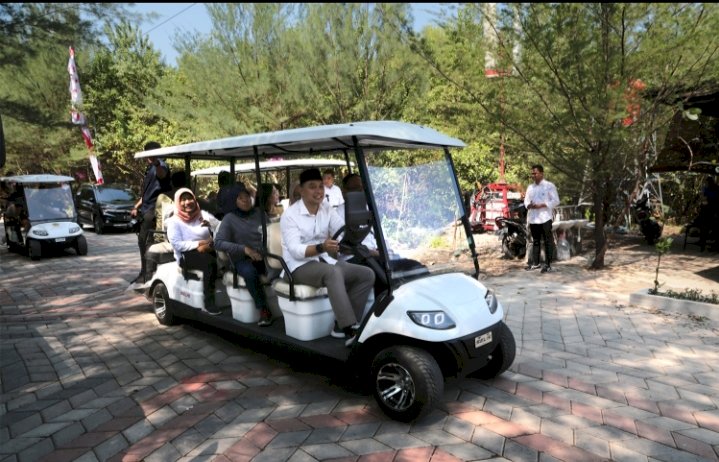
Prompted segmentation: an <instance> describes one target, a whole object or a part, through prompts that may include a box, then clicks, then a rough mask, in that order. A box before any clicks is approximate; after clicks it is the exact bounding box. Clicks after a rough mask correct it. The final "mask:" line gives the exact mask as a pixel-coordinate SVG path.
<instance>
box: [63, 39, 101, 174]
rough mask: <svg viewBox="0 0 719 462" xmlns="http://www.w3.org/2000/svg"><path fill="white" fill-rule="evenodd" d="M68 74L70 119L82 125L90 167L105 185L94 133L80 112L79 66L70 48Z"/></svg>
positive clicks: (73, 51)
mask: <svg viewBox="0 0 719 462" xmlns="http://www.w3.org/2000/svg"><path fill="white" fill-rule="evenodd" d="M67 72H68V73H70V102H71V103H72V110H71V111H70V119H71V120H72V123H73V124H75V125H80V129H81V132H82V139H83V140H84V141H85V146H87V149H89V150H90V153H89V157H90V165H92V171H93V172H94V173H95V179H96V180H97V184H103V182H104V180H103V179H102V171H101V170H100V163H99V161H98V160H97V157H96V156H95V153H94V152H93V149H94V145H93V143H92V133H90V129H89V128H88V127H87V119H85V114H83V113H82V112H80V108H81V106H82V91H81V90H80V78H79V77H78V74H77V66H76V65H75V50H74V49H73V48H72V47H70V60H69V61H68V63H67Z"/></svg>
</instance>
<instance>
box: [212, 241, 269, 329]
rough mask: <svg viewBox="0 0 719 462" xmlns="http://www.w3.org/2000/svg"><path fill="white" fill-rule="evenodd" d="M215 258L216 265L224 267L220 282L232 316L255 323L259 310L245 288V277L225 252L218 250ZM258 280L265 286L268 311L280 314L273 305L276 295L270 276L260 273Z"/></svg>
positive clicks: (258, 316) (258, 318) (241, 320)
mask: <svg viewBox="0 0 719 462" xmlns="http://www.w3.org/2000/svg"><path fill="white" fill-rule="evenodd" d="M217 260H218V266H220V268H224V269H222V270H221V273H220V274H222V283H223V284H224V285H225V288H226V290H227V296H228V297H229V298H230V304H231V305H232V317H233V318H234V319H236V320H238V321H240V322H245V323H255V322H257V321H259V320H260V310H258V309H257V306H256V305H255V301H254V300H253V299H252V296H251V295H250V291H249V290H248V289H247V283H246V282H245V279H244V278H243V277H242V276H240V275H239V274H237V271H235V268H234V265H233V264H232V261H231V260H230V257H229V256H228V255H227V254H226V253H225V252H223V251H221V250H218V251H217ZM222 262H224V263H222ZM260 282H261V283H262V285H263V286H264V288H265V295H266V297H267V304H268V305H269V308H270V311H272V314H273V316H280V315H281V314H282V313H281V311H280V310H279V308H276V307H275V306H276V305H277V302H276V298H277V297H276V296H275V295H274V291H273V290H272V287H271V283H272V280H271V278H270V277H269V276H267V275H264V274H261V275H260Z"/></svg>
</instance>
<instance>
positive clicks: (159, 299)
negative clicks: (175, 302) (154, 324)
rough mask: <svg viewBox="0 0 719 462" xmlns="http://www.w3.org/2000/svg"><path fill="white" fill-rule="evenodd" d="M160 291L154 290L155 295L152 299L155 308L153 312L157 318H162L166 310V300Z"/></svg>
mask: <svg viewBox="0 0 719 462" xmlns="http://www.w3.org/2000/svg"><path fill="white" fill-rule="evenodd" d="M161 292H162V291H160V290H157V291H155V295H154V297H153V300H152V305H153V307H154V308H155V314H156V315H157V317H158V318H163V317H164V316H165V313H166V312H167V302H166V301H165V297H163V296H162V293H161Z"/></svg>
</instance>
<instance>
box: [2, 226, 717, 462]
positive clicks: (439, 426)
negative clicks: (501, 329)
mask: <svg viewBox="0 0 719 462" xmlns="http://www.w3.org/2000/svg"><path fill="white" fill-rule="evenodd" d="M86 235H87V238H88V242H89V249H90V250H89V254H88V255H87V256H85V257H78V256H75V255H71V251H68V253H67V254H66V255H60V256H54V257H51V258H43V259H41V260H39V261H36V262H33V261H30V260H29V259H28V258H27V257H23V256H19V255H16V254H10V253H8V251H7V249H6V248H4V247H3V248H2V249H0V306H1V308H0V320H1V324H0V347H1V350H0V363H1V369H0V380H1V383H0V386H1V392H2V395H0V461H22V462H26V461H27V462H29V461H40V460H41V461H73V460H77V461H88V462H90V461H105V460H107V461H141V460H142V461H163V462H164V461H218V462H224V461H250V460H253V461H273V462H274V461H284V460H287V461H293V462H301V461H328V460H331V461H363V462H365V461H366V462H369V461H395V462H399V461H412V462H414V461H433V462H439V461H473V460H483V461H505V460H512V461H542V462H545V461H555V460H562V461H609V460H615V461H647V462H648V461H700V460H704V461H706V460H708V461H718V460H719V337H718V336H717V333H718V332H719V326H718V325H717V324H716V323H714V322H712V321H710V320H706V319H696V318H690V317H687V316H680V315H667V314H664V313H661V312H659V311H657V310H652V309H646V308H642V307H636V306H630V305H628V300H629V294H630V293H631V292H633V291H636V290H639V289H641V288H644V287H647V286H650V285H651V283H652V281H653V269H654V266H653V262H654V260H652V259H651V258H649V259H646V258H645V259H644V260H641V259H634V260H633V263H627V264H626V265H615V266H614V267H613V268H612V269H611V270H608V271H603V272H592V271H589V270H587V269H585V268H584V267H585V266H586V264H583V263H582V260H581V257H577V258H573V259H572V260H570V261H569V262H560V263H558V264H556V270H557V271H556V272H554V273H549V274H540V273H538V272H529V273H525V272H524V271H519V270H517V271H513V272H508V273H505V274H502V275H501V276H493V275H484V277H483V282H485V283H486V284H488V285H489V286H491V287H493V288H494V289H495V290H496V292H497V294H498V296H499V297H500V300H501V301H502V303H503V305H504V309H505V312H506V322H507V324H508V325H509V327H510V328H511V330H512V331H513V333H514V335H515V337H516V341H517V358H516V361H515V363H514V365H513V366H512V368H511V369H510V370H509V371H508V372H507V373H505V374H504V375H502V376H501V377H500V378H498V379H495V380H491V381H480V380H476V379H463V380H450V381H448V383H447V384H446V387H445V395H444V397H443V400H442V402H441V404H440V406H439V407H438V408H437V409H435V410H434V411H433V412H432V413H430V414H429V415H428V416H426V417H424V418H423V419H421V420H420V421H417V422H414V423H412V424H405V423H400V422H395V421H392V420H389V419H388V418H386V417H385V416H384V415H383V414H382V412H381V411H380V410H379V408H378V407H377V405H376V403H375V401H374V399H373V398H372V397H371V396H370V395H369V394H367V393H366V392H364V391H362V390H356V389H355V388H354V387H352V386H351V384H348V383H346V381H343V377H338V373H337V372H334V371H333V370H332V369H331V368H324V369H322V368H321V367H320V368H319V369H318V368H317V367H314V366H307V364H306V363H307V362H306V361H302V360H299V359H296V358H292V357H288V356H286V355H284V354H282V353H281V351H280V352H277V351H264V350H263V349H262V348H258V347H257V345H252V344H248V343H247V342H246V341H244V339H242V338H238V337H233V336H229V335H222V334H220V333H218V332H216V331H213V330H208V329H203V328H202V327H201V326H197V325H189V324H182V325H178V326H173V327H164V326H161V325H159V324H158V323H157V322H156V320H155V318H154V315H153V314H152V313H151V309H150V305H149V303H148V302H147V301H146V300H145V299H144V298H142V297H140V296H137V295H135V294H133V293H129V292H125V291H124V289H125V288H126V287H127V285H128V281H130V280H131V279H132V278H133V277H134V276H135V275H136V273H137V271H138V269H139V263H138V261H137V260H138V258H139V254H138V251H137V246H136V237H135V235H134V234H105V235H101V236H97V235H95V234H94V233H92V232H89V231H88V232H86ZM482 245H486V246H496V245H497V244H496V242H495V241H494V240H485V241H483V243H480V246H482ZM715 257H716V254H714V259H713V260H712V257H711V256H709V255H702V254H698V253H695V254H693V256H690V258H689V257H687V259H685V260H683V261H682V262H681V265H680V267H675V268H673V269H672V278H671V280H672V282H673V283H675V284H684V285H685V287H686V285H689V287H701V288H704V289H712V288H714V289H716V291H719V287H717V283H716V282H714V281H711V280H708V279H705V278H701V277H700V276H697V275H696V273H697V272H698V271H700V270H702V269H706V268H710V267H712V266H716V264H717V262H716V258H715ZM667 258H668V259H669V258H670V257H667ZM669 261H670V262H671V260H669ZM585 263H586V262H585Z"/></svg>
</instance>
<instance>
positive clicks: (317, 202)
mask: <svg viewBox="0 0 719 462" xmlns="http://www.w3.org/2000/svg"><path fill="white" fill-rule="evenodd" d="M300 185H301V190H302V192H301V195H302V198H301V199H300V200H299V201H297V202H295V203H294V204H292V206H290V208H289V209H287V211H285V213H283V214H282V217H281V218H280V230H281V232H282V257H283V259H284V260H285V262H286V263H287V266H288V267H289V270H290V271H291V273H292V278H293V280H294V281H295V282H296V283H299V284H307V285H310V286H314V287H321V286H324V287H327V293H328V295H329V299H330V304H331V305H332V311H333V312H334V314H335V319H336V322H335V327H334V329H333V330H332V336H333V337H338V338H346V339H347V340H346V341H345V345H347V346H351V345H352V344H353V343H354V341H355V336H356V327H355V325H356V324H357V323H358V320H359V319H360V318H361V317H362V314H363V313H364V307H365V305H366V304H367V300H368V298H369V295H370V292H372V289H373V286H374V272H373V271H372V270H371V269H369V268H367V267H365V266H360V265H354V264H352V263H347V262H345V261H342V260H339V261H338V260H336V259H335V258H333V257H331V256H330V255H329V254H332V255H334V256H336V255H337V251H338V250H339V242H338V241H336V240H334V239H332V236H333V235H334V234H335V233H336V232H337V231H339V229H340V228H341V227H342V226H343V225H344V220H343V219H342V218H340V216H339V215H337V212H336V211H335V210H334V209H333V208H332V206H331V205H330V204H329V203H327V201H326V200H325V189H324V185H323V184H322V174H321V173H320V171H319V170H318V169H316V168H312V169H309V170H305V171H303V172H302V173H301V174H300Z"/></svg>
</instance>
